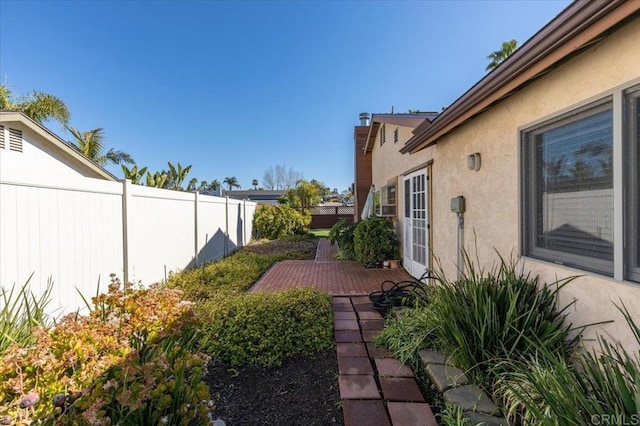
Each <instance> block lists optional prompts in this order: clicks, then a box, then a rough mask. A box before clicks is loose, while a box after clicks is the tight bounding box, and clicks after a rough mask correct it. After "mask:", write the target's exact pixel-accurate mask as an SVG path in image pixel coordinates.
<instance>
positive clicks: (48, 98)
mask: <svg viewBox="0 0 640 426" xmlns="http://www.w3.org/2000/svg"><path fill="white" fill-rule="evenodd" d="M0 109H9V110H17V111H22V112H24V113H25V114H26V115H27V116H28V117H30V118H31V119H32V120H34V121H36V122H38V123H40V124H43V123H44V122H45V121H46V120H55V121H57V122H58V123H60V125H61V126H63V127H66V126H67V125H68V124H69V118H70V117H71V114H70V113H69V110H68V109H67V106H66V105H65V104H64V102H62V100H61V99H60V98H58V97H55V96H53V95H50V94H48V93H44V92H39V91H36V90H34V91H32V92H31V93H29V94H27V95H23V96H16V95H14V94H13V93H12V92H11V90H10V89H9V88H8V87H7V86H5V85H0Z"/></svg>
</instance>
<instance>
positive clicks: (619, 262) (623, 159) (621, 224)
mask: <svg viewBox="0 0 640 426" xmlns="http://www.w3.org/2000/svg"><path fill="white" fill-rule="evenodd" d="M638 90H640V78H637V79H634V80H632V81H630V82H627V83H625V84H622V85H620V86H618V87H616V88H614V89H611V90H609V91H607V92H604V93H602V94H600V95H597V96H594V97H593V98H590V99H587V100H585V101H583V102H581V103H579V104H577V105H574V106H571V107H568V108H565V109H563V110H561V111H558V112H557V113H554V114H553V115H550V116H548V117H544V118H541V119H539V120H536V121H535V122H533V123H530V124H528V125H526V126H523V127H522V128H520V129H519V135H520V136H519V145H518V146H519V160H520V164H519V176H520V177H519V180H520V210H521V211H520V225H519V231H520V253H521V255H523V256H525V257H532V258H536V259H538V260H542V261H547V262H552V263H559V264H563V262H562V260H560V259H557V258H556V259H548V258H547V259H540V258H539V257H537V256H535V255H531V248H530V244H529V235H527V232H529V228H528V223H527V219H528V217H527V215H528V212H527V211H526V208H527V202H528V201H527V200H528V197H529V196H530V195H529V194H528V193H527V189H528V188H527V184H526V182H525V179H526V178H527V176H526V169H527V168H526V164H525V161H526V160H527V152H526V146H525V134H526V133H527V132H530V131H532V130H533V129H536V128H540V127H542V126H544V125H545V123H549V122H551V121H553V120H558V119H560V118H561V117H562V116H566V115H568V114H570V113H575V112H576V111H579V110H580V109H582V108H585V107H588V106H589V105H592V104H596V103H598V102H605V101H606V100H607V98H609V99H610V100H611V102H612V110H613V154H612V156H613V235H614V237H613V240H614V241H613V273H612V274H606V273H605V274H604V275H606V276H609V277H613V278H614V279H615V280H617V281H625V282H629V283H634V284H637V283H640V267H639V268H634V267H631V266H630V265H629V261H630V258H631V255H632V253H630V252H629V250H628V247H630V243H632V242H635V244H638V242H637V241H634V240H633V239H635V238H640V236H638V235H637V234H636V235H629V234H630V232H631V231H632V229H633V228H632V227H631V226H630V224H631V223H632V219H634V218H632V217H630V216H629V212H628V210H629V209H628V207H629V204H630V198H629V197H632V196H633V194H636V196H637V194H638V193H637V191H636V192H635V193H631V192H630V191H632V188H630V187H629V185H627V184H626V182H627V180H628V178H629V170H630V169H633V167H640V164H637V163H636V164H634V165H633V166H631V165H630V164H629V163H628V161H629V152H630V149H631V148H630V144H632V143H633V142H632V141H630V140H629V139H630V138H629V134H628V133H629V130H628V128H627V127H625V126H626V124H627V123H625V120H627V119H628V118H625V116H626V115H627V114H626V113H625V105H626V101H625V99H626V96H629V95H628V94H629V93H635V92H636V91H638ZM636 161H637V159H636ZM636 172H637V171H636ZM638 185H640V183H639V184H638ZM638 210H640V208H639V209H638ZM632 214H636V215H637V214H640V212H636V213H632ZM635 220H636V223H637V221H638V218H637V217H636V218H635ZM567 266H570V267H572V268H576V269H580V270H587V271H591V272H593V271H592V270H590V269H588V268H584V267H581V266H579V265H575V264H569V265H567ZM595 273H596V274H601V273H600V272H595Z"/></svg>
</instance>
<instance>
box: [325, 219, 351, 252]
mask: <svg viewBox="0 0 640 426" xmlns="http://www.w3.org/2000/svg"><path fill="white" fill-rule="evenodd" d="M355 228H356V224H355V223H353V222H347V221H346V220H345V219H340V220H339V221H338V222H337V223H336V224H335V225H333V226H332V227H331V230H330V231H329V242H330V243H331V244H336V243H337V244H338V247H339V248H340V253H339V254H338V257H339V258H340V259H343V260H351V259H355V258H356V253H355V249H354V241H353V232H354V231H355Z"/></svg>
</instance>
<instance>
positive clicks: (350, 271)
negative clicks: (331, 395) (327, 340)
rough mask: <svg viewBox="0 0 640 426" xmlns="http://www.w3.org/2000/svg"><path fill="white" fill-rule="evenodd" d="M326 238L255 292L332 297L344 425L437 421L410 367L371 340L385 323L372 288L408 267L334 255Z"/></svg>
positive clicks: (419, 425)
mask: <svg viewBox="0 0 640 426" xmlns="http://www.w3.org/2000/svg"><path fill="white" fill-rule="evenodd" d="M335 252H336V248H335V247H334V246H331V245H330V244H329V242H328V241H327V239H325V238H322V239H320V241H319V243H318V249H317V252H316V259H315V260H286V261H283V262H279V263H277V264H275V265H274V266H273V267H272V268H271V269H269V271H267V273H266V274H264V275H263V277H262V278H261V279H260V280H258V282H257V283H256V284H255V285H254V286H253V287H252V288H251V290H250V291H278V290H284V289H287V288H293V287H312V288H315V289H317V290H321V291H326V292H328V293H329V294H331V295H332V296H334V297H333V299H332V304H333V310H334V317H335V320H334V336H335V340H336V352H337V357H338V370H339V375H338V384H339V386H340V397H341V399H342V409H343V414H344V424H345V426H432V425H437V423H436V420H435V417H434V415H433V413H432V411H431V408H430V407H429V404H427V403H426V402H424V398H423V396H422V393H421V392H420V388H419V387H418V384H417V383H416V380H415V377H414V375H413V372H412V371H411V369H410V368H409V367H407V366H403V365H402V364H401V363H400V362H399V361H397V360H396V359H395V358H393V356H392V355H391V353H390V352H389V351H388V350H386V349H385V348H379V347H375V346H374V345H373V344H372V343H371V340H372V339H373V338H374V336H375V335H376V334H377V333H379V332H380V331H381V330H382V329H383V327H384V320H383V318H382V316H381V315H380V313H378V312H377V311H375V310H374V309H373V304H372V303H371V301H370V300H369V297H368V295H369V293H371V292H372V291H377V290H380V285H381V284H382V282H383V281H385V280H392V281H395V282H398V281H403V280H410V279H412V278H411V276H410V275H409V274H408V273H407V272H406V271H405V270H403V269H366V268H364V267H363V266H362V265H361V264H360V263H359V262H353V261H339V260H336V259H335V258H334V254H335Z"/></svg>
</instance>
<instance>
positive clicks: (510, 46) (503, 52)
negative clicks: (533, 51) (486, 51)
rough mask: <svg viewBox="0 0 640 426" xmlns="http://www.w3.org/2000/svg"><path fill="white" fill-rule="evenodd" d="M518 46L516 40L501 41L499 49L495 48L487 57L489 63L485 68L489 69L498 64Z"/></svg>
mask: <svg viewBox="0 0 640 426" xmlns="http://www.w3.org/2000/svg"><path fill="white" fill-rule="evenodd" d="M517 48H518V41H517V40H515V39H514V40H510V41H503V42H502V46H501V47H500V50H496V51H495V52H492V53H491V54H490V55H489V56H487V59H489V61H490V62H489V65H487V68H486V70H487V71H491V70H493V69H494V68H496V67H497V66H498V65H500V64H501V63H502V62H503V61H504V60H505V59H507V58H508V57H509V55H511V54H512V53H513V52H514V51H515V50H516V49H517Z"/></svg>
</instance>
